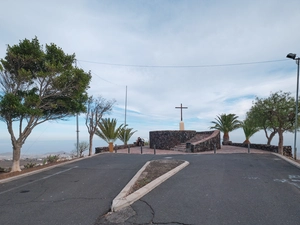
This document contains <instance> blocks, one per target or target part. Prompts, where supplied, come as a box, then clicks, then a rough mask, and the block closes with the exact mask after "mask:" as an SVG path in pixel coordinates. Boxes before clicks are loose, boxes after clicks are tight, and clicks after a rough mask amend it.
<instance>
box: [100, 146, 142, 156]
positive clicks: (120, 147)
mask: <svg viewBox="0 0 300 225" xmlns="http://www.w3.org/2000/svg"><path fill="white" fill-rule="evenodd" d="M128 147H130V148H132V147H136V145H135V144H128V145H114V150H118V149H124V148H128ZM108 151H109V149H108V146H106V147H96V148H95V154H98V153H101V152H108Z"/></svg>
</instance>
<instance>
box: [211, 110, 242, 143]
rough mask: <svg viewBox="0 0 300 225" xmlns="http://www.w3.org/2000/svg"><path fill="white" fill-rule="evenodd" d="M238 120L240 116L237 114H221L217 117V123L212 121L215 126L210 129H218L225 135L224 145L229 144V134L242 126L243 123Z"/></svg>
mask: <svg viewBox="0 0 300 225" xmlns="http://www.w3.org/2000/svg"><path fill="white" fill-rule="evenodd" d="M237 118H238V116H236V115H235V114H227V115H226V114H221V115H219V116H217V118H216V119H215V120H216V121H211V123H213V124H214V126H212V127H210V129H217V130H219V131H221V132H223V133H224V135H223V144H226V143H228V142H229V132H231V131H233V130H235V129H237V128H239V127H240V126H241V122H240V121H239V120H238V119H237Z"/></svg>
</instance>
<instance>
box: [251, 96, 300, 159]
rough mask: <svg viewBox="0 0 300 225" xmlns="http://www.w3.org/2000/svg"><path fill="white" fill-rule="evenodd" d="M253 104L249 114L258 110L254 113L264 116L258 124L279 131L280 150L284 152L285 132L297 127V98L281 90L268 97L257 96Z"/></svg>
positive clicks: (257, 115) (292, 130)
mask: <svg viewBox="0 0 300 225" xmlns="http://www.w3.org/2000/svg"><path fill="white" fill-rule="evenodd" d="M253 104H254V105H253V107H252V108H251V110H252V111H251V110H250V112H249V114H251V113H253V111H254V112H257V114H254V115H255V116H256V117H261V118H262V119H261V120H258V121H259V123H258V125H259V126H261V127H265V128H264V129H267V130H271V131H272V133H274V132H276V133H278V136H279V141H278V152H279V153H280V154H283V133H284V132H294V129H295V109H296V101H295V98H293V97H291V94H290V93H288V92H282V91H279V92H275V93H271V95H270V96H269V97H268V98H256V99H255V102H254V103H253ZM254 115H252V116H254ZM298 127H299V125H298ZM265 132H266V131H265Z"/></svg>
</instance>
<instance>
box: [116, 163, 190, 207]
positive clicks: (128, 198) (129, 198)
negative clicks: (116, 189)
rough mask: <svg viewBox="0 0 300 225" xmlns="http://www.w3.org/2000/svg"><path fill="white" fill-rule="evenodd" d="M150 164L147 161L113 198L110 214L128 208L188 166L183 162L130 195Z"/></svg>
mask: <svg viewBox="0 0 300 225" xmlns="http://www.w3.org/2000/svg"><path fill="white" fill-rule="evenodd" d="M164 161H165V163H168V161H171V160H164ZM151 162H152V161H148V162H147V163H146V164H145V165H144V166H143V167H142V168H141V169H140V170H139V171H138V172H137V173H136V175H135V176H134V177H133V178H132V179H131V180H130V181H129V183H128V184H127V185H126V186H125V187H124V188H123V190H122V191H121V192H120V193H119V194H118V195H117V197H115V199H114V200H113V202H112V206H111V212H116V211H119V210H121V209H123V208H125V207H127V206H130V205H131V204H133V203H134V202H135V201H137V200H139V199H140V198H142V197H143V196H144V195H146V194H147V193H149V192H150V191H151V190H153V189H154V188H155V187H157V186H158V185H160V184H161V183H163V182H164V181H165V180H167V179H168V178H170V177H171V176H173V175H175V174H176V173H177V172H179V171H180V170H182V169H183V168H185V167H186V166H187V165H189V162H187V161H183V163H181V164H180V165H179V166H177V167H175V168H174V169H172V170H170V171H168V172H167V173H165V174H163V175H161V176H160V177H158V178H156V179H155V180H153V181H151V182H150V183H148V184H146V185H145V186H143V187H141V188H140V189H138V190H136V191H135V192H133V193H131V190H132V188H133V186H134V184H135V183H136V182H137V181H138V179H139V178H140V177H141V175H142V173H143V172H144V171H145V169H146V168H147V166H148V165H149V164H150V163H151Z"/></svg>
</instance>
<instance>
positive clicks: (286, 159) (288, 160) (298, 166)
mask: <svg viewBox="0 0 300 225" xmlns="http://www.w3.org/2000/svg"><path fill="white" fill-rule="evenodd" d="M272 154H273V155H276V156H278V157H279V158H282V159H283V160H285V161H287V162H288V163H290V164H292V165H294V166H296V167H297V168H298V169H300V164H299V163H297V162H295V161H293V160H291V159H289V158H287V157H285V156H283V155H281V154H278V153H274V152H272Z"/></svg>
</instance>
